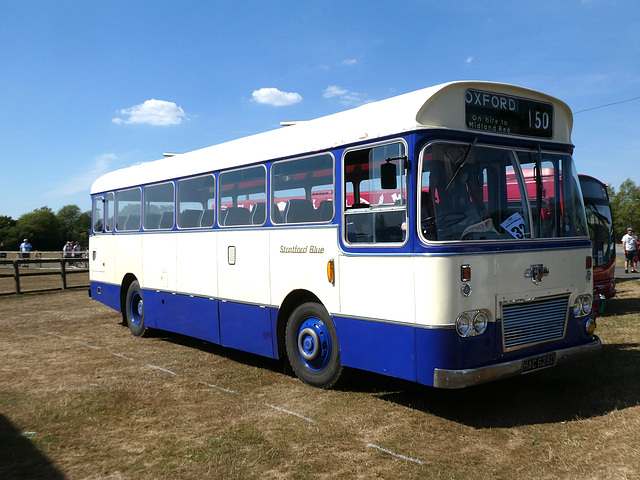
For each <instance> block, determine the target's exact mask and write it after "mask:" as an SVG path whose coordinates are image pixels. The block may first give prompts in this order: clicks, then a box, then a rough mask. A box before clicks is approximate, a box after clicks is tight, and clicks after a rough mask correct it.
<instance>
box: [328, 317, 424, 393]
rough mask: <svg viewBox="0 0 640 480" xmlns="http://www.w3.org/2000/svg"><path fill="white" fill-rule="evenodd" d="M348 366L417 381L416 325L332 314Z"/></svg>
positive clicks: (341, 349) (342, 360) (342, 359)
mask: <svg viewBox="0 0 640 480" xmlns="http://www.w3.org/2000/svg"><path fill="white" fill-rule="evenodd" d="M333 321H334V323H335V326H336V333H337V334H338V342H339V343H340V360H341V362H342V364H343V365H344V366H345V367H353V368H359V369H361V370H368V371H370V372H375V373H381V374H383V375H389V376H392V377H397V378H404V379H406V380H411V381H416V356H415V351H416V346H415V328H412V327H408V326H403V325H396V324H392V323H380V322H371V321H365V320H354V319H351V318H344V317H333Z"/></svg>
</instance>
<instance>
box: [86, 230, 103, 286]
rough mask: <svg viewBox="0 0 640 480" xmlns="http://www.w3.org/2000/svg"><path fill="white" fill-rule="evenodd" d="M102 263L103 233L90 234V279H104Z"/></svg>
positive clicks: (101, 280) (98, 280)
mask: <svg viewBox="0 0 640 480" xmlns="http://www.w3.org/2000/svg"><path fill="white" fill-rule="evenodd" d="M104 263H105V262H104V235H92V236H91V237H90V238H89V275H90V277H91V280H92V281H97V282H103V281H104V279H105V275H104Z"/></svg>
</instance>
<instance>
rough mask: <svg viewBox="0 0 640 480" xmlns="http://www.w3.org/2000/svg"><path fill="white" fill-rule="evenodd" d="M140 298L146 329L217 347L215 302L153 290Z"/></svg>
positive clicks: (216, 311)
mask: <svg viewBox="0 0 640 480" xmlns="http://www.w3.org/2000/svg"><path fill="white" fill-rule="evenodd" d="M143 296H144V316H145V322H146V324H147V326H148V327H149V328H158V329H160V330H167V331H169V332H175V333H180V334H182V335H188V336H190V337H195V338H200V339H202V340H207V341H209V342H213V343H220V330H219V328H218V301H217V300H212V299H209V298H202V297H191V296H188V295H174V294H172V293H166V292H156V291H154V290H145V291H144V292H143Z"/></svg>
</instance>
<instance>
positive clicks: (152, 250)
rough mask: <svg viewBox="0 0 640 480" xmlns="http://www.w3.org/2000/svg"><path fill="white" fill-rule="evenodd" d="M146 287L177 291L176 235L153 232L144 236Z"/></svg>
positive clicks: (143, 272) (143, 250) (144, 275)
mask: <svg viewBox="0 0 640 480" xmlns="http://www.w3.org/2000/svg"><path fill="white" fill-rule="evenodd" d="M142 247H143V248H142V252H143V253H142V254H143V255H144V262H143V264H142V277H143V278H144V288H147V289H157V290H169V291H175V289H176V253H175V252H176V235H175V234H174V233H153V234H145V235H143V236H142Z"/></svg>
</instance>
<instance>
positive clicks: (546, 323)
mask: <svg viewBox="0 0 640 480" xmlns="http://www.w3.org/2000/svg"><path fill="white" fill-rule="evenodd" d="M568 303H569V297H561V298H553V299H547V300H540V301H535V302H527V303H514V304H511V305H503V306H502V334H503V338H504V349H505V351H509V350H516V349H519V348H524V347H528V346H531V345H536V344H538V343H545V342H551V341H554V340H560V339H562V338H563V337H564V332H565V325H566V320H567V308H568Z"/></svg>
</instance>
